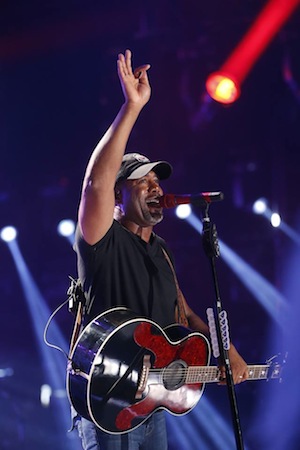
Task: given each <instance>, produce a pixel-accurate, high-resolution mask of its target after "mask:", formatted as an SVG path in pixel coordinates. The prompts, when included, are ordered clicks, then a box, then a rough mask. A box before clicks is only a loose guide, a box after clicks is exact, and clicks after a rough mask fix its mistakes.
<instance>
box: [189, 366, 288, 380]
mask: <svg viewBox="0 0 300 450" xmlns="http://www.w3.org/2000/svg"><path fill="white" fill-rule="evenodd" d="M270 368H271V373H270ZM248 371H249V378H248V380H266V379H269V378H279V376H280V369H279V367H276V366H275V368H274V367H272V366H270V365H269V364H264V365H250V366H248ZM219 378H220V370H219V368H218V367H216V366H194V367H193V366H190V367H189V368H188V370H187V376H186V384H193V383H217V382H218V381H219Z"/></svg>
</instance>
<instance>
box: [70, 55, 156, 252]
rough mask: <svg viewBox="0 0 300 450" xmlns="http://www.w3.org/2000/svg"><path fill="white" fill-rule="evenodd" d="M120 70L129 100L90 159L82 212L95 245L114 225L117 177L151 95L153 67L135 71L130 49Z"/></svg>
mask: <svg viewBox="0 0 300 450" xmlns="http://www.w3.org/2000/svg"><path fill="white" fill-rule="evenodd" d="M117 67H118V75H119V79H120V82H121V86H122V90H123V94H124V98H125V101H124V104H123V105H122V107H121V109H120V111H119V113H118V115H117V116H116V118H115V120H114V121H113V123H112V125H111V126H110V127H109V129H108V130H107V132H106V133H105V134H104V136H103V137H102V139H101V140H100V142H99V143H98V145H97V146H96V148H95V150H94V151H93V153H92V155H91V157H90V160H89V162H88V165H87V168H86V172H85V176H84V181H83V186H82V193H81V199H80V205H79V211H78V223H79V227H80V230H81V233H82V235H83V237H84V239H85V241H86V242H87V243H89V244H91V245H92V244H95V243H96V242H98V241H99V240H100V239H101V238H102V237H103V236H104V235H105V233H106V232H107V231H108V229H109V228H110V226H111V224H112V221H113V213H114V206H115V193H114V186H115V180H116V176H117V173H118V170H119V168H120V166H121V162H122V157H123V155H124V152H125V149H126V145H127V142H128V139H129V136H130V133H131V130H132V128H133V126H134V124H135V122H136V120H137V118H138V116H139V114H140V112H141V110H142V109H143V107H144V106H145V104H146V103H147V102H148V101H149V98H150V94H151V88H150V84H149V80H148V76H147V70H148V69H149V68H150V65H149V64H146V65H143V66H140V67H138V68H137V69H135V70H134V71H133V69H132V63H131V52H130V50H126V52H125V55H123V54H119V55H118V61H117Z"/></svg>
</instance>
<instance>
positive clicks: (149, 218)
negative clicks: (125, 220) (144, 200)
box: [142, 206, 164, 225]
mask: <svg viewBox="0 0 300 450" xmlns="http://www.w3.org/2000/svg"><path fill="white" fill-rule="evenodd" d="M142 211H143V216H144V219H145V221H146V222H147V223H149V225H157V224H158V223H160V222H161V221H162V220H163V218H164V216H163V213H162V209H161V208H151V209H150V208H149V207H148V206H146V207H145V208H143V209H142Z"/></svg>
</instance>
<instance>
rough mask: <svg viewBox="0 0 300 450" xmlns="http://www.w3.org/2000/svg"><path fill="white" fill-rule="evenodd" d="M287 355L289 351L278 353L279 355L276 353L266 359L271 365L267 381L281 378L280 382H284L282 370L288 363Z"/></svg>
mask: <svg viewBox="0 0 300 450" xmlns="http://www.w3.org/2000/svg"><path fill="white" fill-rule="evenodd" d="M287 356H288V354H287V353H285V355H281V353H278V355H274V356H272V358H269V359H268V360H267V361H266V363H267V364H268V366H269V370H268V378H267V381H268V380H274V379H279V382H280V383H281V382H282V371H283V367H284V365H285V363H286V360H287Z"/></svg>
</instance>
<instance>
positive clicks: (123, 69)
mask: <svg viewBox="0 0 300 450" xmlns="http://www.w3.org/2000/svg"><path fill="white" fill-rule="evenodd" d="M117 66H118V75H119V78H120V82H121V86H122V90H123V94H124V97H125V101H126V102H128V103H129V102H131V103H135V104H138V105H140V106H141V107H143V106H144V105H145V104H146V103H147V102H148V100H149V98H150V95H151V87H150V84H149V80H148V76H147V70H148V69H150V64H144V65H143V66H139V67H137V68H136V69H135V70H134V71H133V69H132V62H131V51H130V50H126V51H125V55H123V54H122V53H120V54H119V55H118V61H117Z"/></svg>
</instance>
